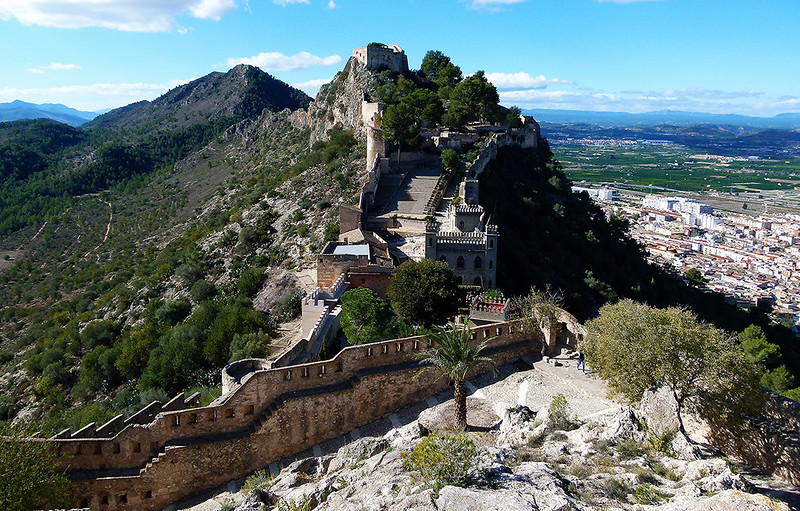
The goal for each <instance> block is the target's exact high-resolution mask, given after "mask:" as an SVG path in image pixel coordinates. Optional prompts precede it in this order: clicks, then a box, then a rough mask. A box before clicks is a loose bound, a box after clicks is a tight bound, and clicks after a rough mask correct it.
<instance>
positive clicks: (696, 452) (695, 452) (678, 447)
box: [669, 431, 702, 461]
mask: <svg viewBox="0 0 800 511" xmlns="http://www.w3.org/2000/svg"><path fill="white" fill-rule="evenodd" d="M669 446H670V449H671V450H672V453H673V454H674V455H675V457H676V458H678V459H682V460H686V461H694V460H699V459H700V457H701V456H702V452H701V450H700V448H699V447H698V446H696V445H694V444H693V443H692V442H691V441H689V439H688V438H687V437H686V435H684V434H683V433H681V432H680V431H678V432H677V433H675V436H674V437H673V438H672V442H670V445H669Z"/></svg>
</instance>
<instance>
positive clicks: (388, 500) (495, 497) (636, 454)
mask: <svg viewBox="0 0 800 511" xmlns="http://www.w3.org/2000/svg"><path fill="white" fill-rule="evenodd" d="M475 384H476V385H477V387H476V386H473V387H472V388H473V394H472V397H471V398H470V400H469V408H470V410H469V416H470V421H469V422H470V426H471V430H472V431H471V432H469V433H467V437H469V438H470V439H471V440H472V441H473V442H474V443H475V444H476V446H477V447H478V454H477V456H476V458H475V462H474V464H473V466H472V467H471V470H470V473H469V478H468V480H466V481H465V482H463V483H462V484H461V485H459V486H453V485H447V486H444V487H442V488H439V489H438V491H437V489H435V488H430V487H429V486H428V485H426V483H425V481H424V480H422V478H421V477H420V475H419V473H418V472H416V471H414V470H411V469H409V468H408V466H407V463H404V453H408V452H410V451H411V450H412V449H413V448H414V447H415V446H416V445H418V444H419V443H420V442H421V441H423V438H425V437H426V436H427V435H428V434H430V432H431V431H432V430H434V429H436V428H438V427H441V426H442V425H446V423H447V422H448V418H449V416H450V409H451V407H452V401H445V399H444V398H446V397H447V396H446V395H445V396H443V397H442V396H440V398H439V400H440V401H444V402H443V403H442V404H436V401H433V402H430V403H428V406H426V407H424V408H425V409H424V410H423V411H422V412H421V413H419V414H418V415H417V414H416V412H415V411H413V412H410V413H412V414H413V415H416V417H410V418H411V420H410V422H408V423H407V424H405V425H402V426H401V427H391V428H388V430H387V431H386V432H384V433H383V434H376V435H375V436H363V437H361V438H358V439H357V440H354V441H349V442H347V443H345V440H344V439H342V440H341V442H340V443H341V444H343V445H341V447H339V448H338V450H336V452H335V453H331V454H322V453H321V452H320V451H319V450H317V452H316V454H317V455H316V456H315V455H313V454H311V453H309V454H310V455H309V456H306V457H301V458H299V459H297V460H295V461H293V462H292V463H290V464H288V465H287V466H285V468H283V469H281V470H279V471H278V469H277V467H274V466H273V474H272V475H268V474H269V472H268V471H265V472H264V473H261V474H258V475H256V476H254V477H251V478H249V480H248V481H247V482H244V481H240V482H238V484H236V483H234V484H232V485H230V486H229V491H226V492H222V493H220V494H218V495H216V496H215V497H213V498H211V499H210V500H207V501H205V502H202V503H200V504H197V505H195V506H194V507H191V508H190V509H191V510H193V511H211V510H218V509H224V510H234V509H235V510H237V511H245V510H248V511H249V510H253V511H255V510H260V509H278V510H285V511H290V510H311V509H316V510H319V511H326V510H418V511H423V510H425V511H427V510H431V511H434V510H435V511H445V510H447V511H449V510H476V511H477V510H502V511H516V510H552V511H567V510H589V509H607V510H613V509H626V510H627V509H663V510H670V511H679V510H681V511H682V510H686V511H689V510H700V511H704V510H707V511H711V510H713V511H724V510H732V511H733V510H735V511H760V510H764V511H768V510H776V511H777V510H789V509H795V508H796V507H794V506H796V505H797V504H798V503H800V489H798V488H796V487H792V486H789V485H786V484H785V483H782V482H781V481H780V480H777V479H775V478H771V477H769V476H763V475H757V474H753V473H751V472H749V471H747V470H746V467H741V466H739V465H738V464H736V463H734V462H732V461H730V460H727V459H726V458H723V457H721V456H720V455H719V453H715V452H713V451H712V450H710V449H708V448H702V447H698V446H696V445H693V444H692V443H690V442H689V441H688V440H687V439H686V438H685V437H682V436H681V435H680V434H677V435H665V434H663V431H662V432H660V431H659V429H665V428H668V426H669V423H670V420H671V417H670V406H669V402H668V400H666V399H665V398H664V396H663V395H659V394H658V393H657V392H654V393H652V394H651V395H649V396H647V397H646V399H645V400H644V401H645V402H644V403H643V404H642V406H640V407H637V408H636V409H634V408H631V407H626V406H619V405H614V404H612V405H611V406H606V405H608V404H610V402H609V401H607V400H606V398H605V396H604V395H602V394H603V392H604V387H603V386H602V384H600V383H599V382H597V381H596V380H592V379H590V378H586V377H583V375H580V374H579V373H577V372H576V371H575V369H574V368H573V369H571V370H570V368H569V367H563V366H562V367H552V366H549V365H546V364H540V363H537V367H536V368H534V369H533V370H530V371H524V372H520V373H510V372H508V371H506V373H505V377H502V376H501V377H500V378H495V379H494V380H489V379H488V378H487V380H486V381H478V382H475ZM523 391H524V392H523ZM557 394H562V395H564V396H565V397H566V398H567V402H568V403H569V405H570V406H571V407H572V409H574V410H576V411H578V412H579V414H580V415H582V417H580V418H576V417H575V416H572V417H569V419H571V420H568V421H564V420H563V419H564V417H563V416H553V414H551V413H550V406H548V404H547V403H551V402H552V397H551V396H553V395H557ZM513 397H517V400H518V401H519V402H518V403H517V404H514V402H513ZM509 400H510V401H511V402H509ZM520 402H521V403H524V404H521V403H520ZM573 403H574V404H573ZM430 405H435V406H430ZM531 405H533V406H531ZM536 405H539V406H538V407H537V406H536ZM601 406H604V408H602V409H601V410H596V409H597V408H598V407H601ZM534 410H536V411H534ZM392 422H393V423H395V424H396V423H397V419H396V418H395V419H394V420H393V421H392ZM369 432H370V433H376V432H375V431H369ZM355 436H358V435H352V434H351V437H350V438H353V437H355ZM347 440H349V439H347ZM320 454H321V455H320ZM405 456H407V454H406V455H405ZM242 485H244V488H243V487H242ZM185 508H186V507H184V509H185Z"/></svg>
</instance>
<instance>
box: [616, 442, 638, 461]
mask: <svg viewBox="0 0 800 511" xmlns="http://www.w3.org/2000/svg"><path fill="white" fill-rule="evenodd" d="M615 447H616V449H617V453H619V455H620V457H621V458H622V459H624V460H626V459H631V458H638V457H639V456H642V455H643V454H644V452H645V449H644V446H643V445H642V444H640V443H639V442H636V441H635V440H630V439H628V440H623V441H622V442H620V443H618V444H617V445H616V446H615Z"/></svg>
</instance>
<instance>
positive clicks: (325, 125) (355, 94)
mask: <svg viewBox="0 0 800 511" xmlns="http://www.w3.org/2000/svg"><path fill="white" fill-rule="evenodd" d="M377 84H378V81H377V78H376V76H375V74H373V72H372V71H369V70H368V69H366V68H365V67H364V66H363V65H362V64H360V63H359V62H357V61H356V60H354V59H352V58H351V59H350V60H349V61H348V62H347V64H346V65H345V67H344V69H343V70H342V71H341V72H339V73H338V74H337V75H336V77H335V78H334V79H333V81H331V83H329V84H327V85H323V86H322V88H321V89H320V90H319V93H318V94H317V98H316V99H315V100H314V102H313V103H312V104H311V105H310V106H309V108H308V115H309V117H310V119H311V143H312V144H313V143H314V142H316V141H318V140H325V139H327V133H328V130H329V129H331V128H333V127H334V126H339V127H341V128H343V129H352V130H353V131H354V132H355V134H356V136H357V137H359V138H361V139H363V138H364V136H365V135H364V130H363V128H362V126H363V122H362V119H361V105H362V103H363V102H364V100H367V101H376V99H375V98H374V97H373V96H374V93H375V89H376V88H377Z"/></svg>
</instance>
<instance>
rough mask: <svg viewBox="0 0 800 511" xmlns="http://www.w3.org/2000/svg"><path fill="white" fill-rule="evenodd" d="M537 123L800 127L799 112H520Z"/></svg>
mask: <svg viewBox="0 0 800 511" xmlns="http://www.w3.org/2000/svg"><path fill="white" fill-rule="evenodd" d="M523 113H524V114H526V115H532V116H533V117H534V118H535V119H536V120H537V121H539V122H555V123H585V124H596V125H597V124H599V125H608V126H656V125H659V124H678V125H687V124H717V125H732V126H747V127H752V128H775V129H794V128H800V113H786V114H779V115H776V116H775V117H751V116H747V115H737V114H709V113H701V112H682V111H679V110H659V111H656V112H646V113H641V114H631V113H627V112H594V111H588V110H545V109H530V110H523Z"/></svg>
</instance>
